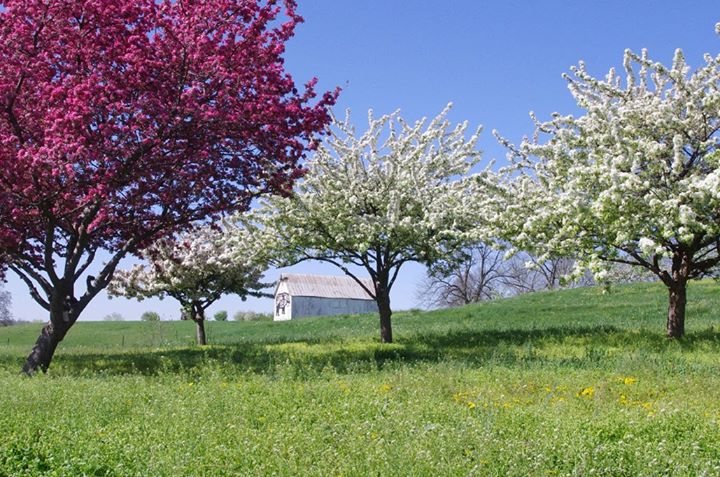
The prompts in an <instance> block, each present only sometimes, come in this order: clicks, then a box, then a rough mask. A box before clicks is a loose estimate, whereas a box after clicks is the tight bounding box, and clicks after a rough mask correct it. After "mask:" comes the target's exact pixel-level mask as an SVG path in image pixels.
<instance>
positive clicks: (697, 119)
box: [495, 50, 720, 337]
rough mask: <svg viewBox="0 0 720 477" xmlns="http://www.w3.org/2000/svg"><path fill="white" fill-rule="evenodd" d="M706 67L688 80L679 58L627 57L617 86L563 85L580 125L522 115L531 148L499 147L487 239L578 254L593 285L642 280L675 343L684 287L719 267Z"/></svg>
mask: <svg viewBox="0 0 720 477" xmlns="http://www.w3.org/2000/svg"><path fill="white" fill-rule="evenodd" d="M705 62H706V64H705V65H704V66H702V67H701V68H698V69H697V70H695V71H693V72H690V69H689V67H688V66H687V64H686V62H685V59H684V57H683V53H682V51H681V50H677V51H676V53H675V57H674V60H673V64H672V66H671V67H669V68H668V67H665V66H663V65H662V64H660V63H657V62H654V61H651V60H650V59H649V58H648V55H647V52H646V51H645V50H643V51H642V53H641V54H640V55H638V54H635V53H633V52H631V51H629V50H628V51H626V52H625V60H624V69H625V72H626V78H625V81H623V80H622V79H621V78H620V77H619V76H618V75H617V74H616V73H615V71H614V70H610V72H609V74H608V75H607V77H605V78H604V79H597V78H595V77H593V76H592V75H590V74H589V73H588V72H587V70H586V69H585V65H584V64H583V63H582V62H581V63H580V64H579V66H578V67H576V68H573V69H572V73H573V74H572V75H566V76H565V78H566V79H567V81H568V83H569V88H570V91H571V93H572V95H573V96H574V98H575V100H576V101H577V104H578V106H579V107H580V108H581V109H582V110H583V114H582V115H580V116H579V117H573V116H561V115H559V114H557V113H556V114H555V115H554V116H553V118H552V119H551V120H550V121H548V122H539V121H537V120H536V119H534V116H533V115H531V116H533V119H534V120H535V122H536V128H537V129H536V134H535V137H534V138H533V139H532V140H530V139H525V140H524V141H523V142H522V143H521V144H520V145H519V146H517V147H516V146H513V145H511V144H510V143H509V142H508V141H506V140H503V139H502V138H500V140H501V142H504V144H505V145H506V146H507V147H509V149H510V151H511V153H510V156H512V157H513V159H514V163H515V167H513V168H510V169H509V170H507V171H506V173H507V176H506V181H505V192H506V195H505V201H504V203H502V204H501V205H502V207H500V208H499V211H498V214H497V216H496V217H495V223H496V224H497V225H498V227H497V229H496V235H498V236H500V237H502V238H504V239H506V240H508V241H510V242H512V243H513V245H514V246H516V247H518V248H520V249H530V250H534V251H536V252H539V253H540V254H541V255H543V254H544V255H546V256H549V255H551V254H559V255H566V256H578V255H579V256H580V258H581V260H580V262H579V263H578V267H577V270H578V272H579V271H580V270H581V269H582V268H583V267H590V268H591V270H593V271H594V272H595V273H596V277H597V278H600V279H602V278H603V277H604V274H605V273H606V270H607V266H608V263H612V262H615V263H620V264H626V265H630V266H637V267H643V268H645V269H647V270H648V271H650V272H652V273H653V274H655V275H656V276H657V277H658V278H659V279H660V280H661V281H662V282H663V283H664V284H665V286H666V287H667V289H668V291H669V311H668V320H667V334H668V336H669V337H680V336H682V335H683V334H684V330H685V305H686V285H687V283H688V281H689V280H691V279H694V278H699V277H703V276H707V275H711V274H713V273H716V272H717V267H718V263H719V262H720V254H719V253H718V252H720V151H719V150H718V140H719V134H718V130H719V129H720V90H719V83H718V81H719V80H720V68H719V66H720V56H717V57H712V56H710V55H706V56H705ZM518 170H519V171H521V173H520V174H518ZM501 202H502V201H501Z"/></svg>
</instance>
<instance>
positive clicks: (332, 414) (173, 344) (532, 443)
mask: <svg viewBox="0 0 720 477" xmlns="http://www.w3.org/2000/svg"><path fill="white" fill-rule="evenodd" d="M665 307H666V296H665V293H664V290H663V289H662V287H661V286H659V285H658V284H635V285H628V286H620V287H616V288H614V289H613V290H612V292H611V293H609V294H605V293H602V291H601V290H600V289H596V288H588V289H577V290H568V291H560V292H543V293H536V294H531V295H525V296H521V297H516V298H512V299H506V300H498V301H495V302H491V303H483V304H479V305H471V306H467V307H462V308H457V309H452V310H439V311H433V312H402V313H396V314H395V316H394V326H395V330H394V331H395V336H396V342H395V343H393V344H392V345H382V344H380V343H379V342H378V337H377V335H378V331H377V328H378V324H377V318H376V317H375V316H359V317H358V316H349V317H335V318H317V319H305V320H301V321H297V322H281V323H272V322H249V323H238V322H224V323H222V322H220V323H215V322H211V323H209V326H208V328H209V340H210V342H211V343H213V344H212V345H211V346H209V347H206V348H198V347H196V346H193V345H192V344H191V343H192V339H193V324H192V323H187V322H162V323H144V322H94V323H93V322H89V323H78V324H77V326H76V327H75V328H73V330H72V331H71V334H70V335H69V336H68V338H67V339H66V341H65V342H63V343H62V344H61V348H60V350H59V352H58V354H57V357H56V360H55V362H54V363H53V366H52V368H51V371H50V373H49V374H48V376H46V377H39V378H37V379H25V378H21V377H19V376H18V375H17V372H18V370H19V367H20V364H21V363H22V359H23V357H24V355H25V354H26V353H27V352H28V351H29V348H30V346H31V345H32V342H33V341H34V339H35V337H36V334H37V332H38V330H39V325H23V326H16V327H11V328H0V386H2V388H3V390H4V392H3V393H2V395H1V396H0V406H2V409H5V410H6V411H4V412H2V413H1V414H0V426H2V428H3V430H4V431H3V433H4V436H5V439H4V440H3V441H1V442H0V475H6V474H7V475H16V474H20V473H27V474H29V475H42V474H43V473H51V472H50V471H51V470H52V469H55V470H57V469H58V468H61V469H62V472H60V473H61V474H63V473H64V474H66V475H68V474H82V473H85V474H92V475H198V474H202V475H225V474H228V473H231V474H232V473H243V474H269V473H276V474H278V475H297V474H303V475H305V474H311V475H329V474H335V475H340V474H342V475H367V474H380V475H430V474H435V475H468V474H480V475H578V474H589V473H600V474H603V473H604V474H612V475H657V474H663V473H666V474H675V475H697V474H702V473H705V474H707V475H713V474H717V473H720V468H719V467H718V462H720V443H718V441H717V439H716V436H717V434H718V432H719V431H720V426H719V424H718V423H719V422H720V405H719V404H718V403H720V360H719V359H718V356H719V355H720V354H719V353H720V332H718V331H717V326H718V318H720V312H718V310H720V285H718V284H717V283H715V282H713V281H704V282H700V283H695V284H693V285H692V286H691V288H690V291H689V309H688V322H687V329H688V334H687V337H686V338H684V339H683V340H679V341H671V340H667V339H666V338H665V337H664V320H665ZM58 403H59V404H58ZM10 410H11V411H10ZM68 442H72V443H73V444H72V445H70V446H68V445H67V443H68Z"/></svg>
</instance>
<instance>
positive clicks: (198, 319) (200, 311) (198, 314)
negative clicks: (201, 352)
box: [190, 302, 207, 346]
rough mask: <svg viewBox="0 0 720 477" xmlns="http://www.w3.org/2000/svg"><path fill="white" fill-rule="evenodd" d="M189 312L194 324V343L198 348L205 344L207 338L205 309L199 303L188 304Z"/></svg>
mask: <svg viewBox="0 0 720 477" xmlns="http://www.w3.org/2000/svg"><path fill="white" fill-rule="evenodd" d="M190 310H191V311H190V312H191V317H192V320H193V321H194V322H195V342H196V343H197V344H198V346H205V345H206V344H207V336H206V335H205V308H204V307H203V306H202V304H201V303H198V302H193V303H191V304H190Z"/></svg>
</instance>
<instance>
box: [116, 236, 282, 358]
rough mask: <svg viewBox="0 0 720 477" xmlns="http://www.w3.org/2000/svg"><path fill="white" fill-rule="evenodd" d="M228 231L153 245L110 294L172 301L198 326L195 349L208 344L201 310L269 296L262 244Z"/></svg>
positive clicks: (121, 272) (119, 276)
mask: <svg viewBox="0 0 720 477" xmlns="http://www.w3.org/2000/svg"><path fill="white" fill-rule="evenodd" d="M226 227H228V228H230V229H232V232H228V231H227V230H225V231H221V230H214V229H212V228H205V229H200V230H197V231H195V232H193V233H189V234H185V235H183V236H180V237H178V238H176V239H172V240H171V239H164V240H161V241H159V242H156V243H155V244H154V245H152V246H151V247H150V248H149V249H148V250H147V252H146V254H145V259H146V261H147V262H148V263H147V264H146V265H136V266H135V267H133V268H132V269H130V270H118V271H117V272H116V273H115V278H114V279H113V281H112V282H111V283H110V285H109V286H108V294H109V295H110V296H125V297H128V298H137V299H139V300H143V299H145V298H149V297H153V296H158V297H160V298H163V297H165V296H170V297H172V298H175V299H176V300H177V301H178V302H180V305H181V306H182V308H183V312H184V313H185V315H186V316H187V317H189V319H191V320H193V321H194V322H195V324H196V338H197V344H198V345H205V344H207V338H206V334H205V310H206V309H207V308H208V307H209V306H210V305H212V304H213V303H215V302H216V301H217V300H218V299H219V298H220V297H221V296H223V295H224V294H227V293H235V294H238V295H240V297H241V298H242V299H243V300H244V299H246V298H247V297H248V296H256V297H261V296H269V295H268V294H267V293H265V292H263V291H262V290H263V289H264V288H267V287H268V284H266V283H262V282H261V278H262V274H263V272H264V271H265V269H266V268H267V259H266V257H265V255H264V253H263V244H262V243H259V242H250V241H249V236H248V234H247V233H246V232H245V231H244V230H242V229H238V228H236V227H233V226H231V225H226ZM225 318H227V313H226V314H225ZM216 319H217V315H216Z"/></svg>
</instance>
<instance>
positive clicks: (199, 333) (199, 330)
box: [195, 316, 207, 346]
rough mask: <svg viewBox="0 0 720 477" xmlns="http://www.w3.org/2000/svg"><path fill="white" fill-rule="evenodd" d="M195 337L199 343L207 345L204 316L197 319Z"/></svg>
mask: <svg viewBox="0 0 720 477" xmlns="http://www.w3.org/2000/svg"><path fill="white" fill-rule="evenodd" d="M195 338H196V340H197V344H198V345H200V346H205V345H206V344H207V337H206V336H205V318H204V317H202V316H200V317H197V318H196V319H195Z"/></svg>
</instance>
